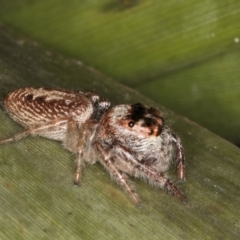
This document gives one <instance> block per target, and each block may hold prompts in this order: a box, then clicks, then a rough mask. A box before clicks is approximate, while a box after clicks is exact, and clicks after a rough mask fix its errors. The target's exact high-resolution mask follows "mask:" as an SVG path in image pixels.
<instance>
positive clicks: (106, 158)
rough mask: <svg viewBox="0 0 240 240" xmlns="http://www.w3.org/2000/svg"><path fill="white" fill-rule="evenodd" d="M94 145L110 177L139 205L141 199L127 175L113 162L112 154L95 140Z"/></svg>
mask: <svg viewBox="0 0 240 240" xmlns="http://www.w3.org/2000/svg"><path fill="white" fill-rule="evenodd" d="M94 147H95V148H96V150H97V152H98V154H99V155H100V159H99V161H100V162H101V163H102V164H103V166H104V167H105V168H106V169H107V170H108V172H109V173H110V175H111V177H112V178H113V179H114V180H115V181H116V182H117V183H118V184H119V185H120V186H121V187H122V188H123V190H124V191H125V192H126V193H127V195H128V196H129V197H130V198H131V200H132V201H133V202H134V203H135V204H136V206H137V207H140V206H141V201H140V199H139V197H138V195H137V193H136V192H135V191H134V189H133V187H132V185H131V183H130V182H129V181H128V177H127V175H126V174H125V173H123V172H122V171H121V170H119V169H118V168H117V167H116V165H115V164H114V157H113V156H114V155H112V154H111V150H109V151H107V153H106V151H105V149H104V148H103V147H102V146H101V144H99V143H97V142H95V144H94Z"/></svg>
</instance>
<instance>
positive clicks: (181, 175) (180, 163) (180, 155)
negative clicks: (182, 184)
mask: <svg viewBox="0 0 240 240" xmlns="http://www.w3.org/2000/svg"><path fill="white" fill-rule="evenodd" d="M172 141H173V143H174V144H175V147H176V152H177V158H176V165H177V174H178V179H180V180H185V175H186V171H185V156H184V151H183V147H182V143H181V140H180V138H179V137H177V136H176V135H175V134H173V133H172Z"/></svg>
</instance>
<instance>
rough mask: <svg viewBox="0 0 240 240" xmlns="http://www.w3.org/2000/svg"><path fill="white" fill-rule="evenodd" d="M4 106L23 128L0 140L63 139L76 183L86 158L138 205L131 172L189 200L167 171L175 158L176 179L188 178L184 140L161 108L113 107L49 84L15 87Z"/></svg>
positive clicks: (84, 93) (92, 95)
mask: <svg viewBox="0 0 240 240" xmlns="http://www.w3.org/2000/svg"><path fill="white" fill-rule="evenodd" d="M4 108H5V109H6V111H7V113H8V114H9V115H10V116H11V117H12V118H13V119H14V120H15V121H16V122H18V123H19V124H21V125H22V126H23V127H25V130H24V131H23V132H20V133H18V134H16V135H14V136H13V137H11V138H8V139H5V140H2V141H0V144H4V143H9V142H14V141H17V140H19V139H21V138H23V137H26V136H27V135H33V136H36V135H38V136H42V137H46V138H49V139H53V140H58V141H61V142H63V145H64V147H65V148H66V149H67V150H69V151H70V152H72V153H74V154H75V155H76V171H75V174H74V183H75V184H78V183H79V182H80V181H81V178H82V168H83V166H84V162H87V163H95V162H96V161H99V162H100V163H101V164H102V165H103V166H104V167H105V168H106V169H107V171H108V172H109V173H110V175H111V177H112V178H113V179H114V180H115V181H116V182H117V183H118V184H119V185H120V186H121V187H122V188H123V190H124V191H125V192H126V193H127V194H128V196H129V197H130V198H131V199H132V201H133V202H134V203H135V204H136V205H137V206H140V199H139V197H138V195H137V193H136V192H135V191H134V189H133V187H132V185H131V183H130V182H129V180H128V175H130V176H134V177H140V178H143V179H146V180H147V181H148V182H149V183H151V184H153V185H154V186H157V187H160V188H162V189H165V190H167V192H169V193H171V194H173V195H175V196H176V197H177V198H179V199H180V200H181V201H184V200H185V199H186V198H185V196H184V195H183V194H182V193H181V192H180V191H179V190H178V188H177V187H176V186H175V185H174V184H173V183H172V182H171V181H170V179H169V178H168V176H167V175H166V174H165V172H166V171H167V170H168V168H169V166H170V164H171V162H172V160H173V159H174V162H175V165H176V167H177V172H178V178H179V179H180V180H184V179H185V164H184V153H183V147H182V144H181V140H180V139H179V137H177V136H176V134H175V133H174V132H173V131H172V130H171V129H170V128H169V127H167V125H165V123H164V120H163V118H162V117H161V114H160V112H159V111H158V110H156V109H154V108H152V107H147V106H144V105H142V104H140V103H136V104H130V105H117V106H114V107H110V102H109V101H107V100H104V99H101V98H100V97H99V96H98V95H97V94H95V93H93V92H90V91H76V92H75V91H67V90H57V89H50V88H49V89H47V88H21V89H18V90H16V91H14V92H11V93H9V94H8V95H7V96H6V98H5V100H4Z"/></svg>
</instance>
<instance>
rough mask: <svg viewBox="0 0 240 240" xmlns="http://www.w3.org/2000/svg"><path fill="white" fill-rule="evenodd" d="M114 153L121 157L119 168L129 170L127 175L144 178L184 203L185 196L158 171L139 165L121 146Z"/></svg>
mask: <svg viewBox="0 0 240 240" xmlns="http://www.w3.org/2000/svg"><path fill="white" fill-rule="evenodd" d="M114 151H115V154H116V155H118V156H121V159H122V161H121V163H122V162H123V163H124V164H120V168H125V169H129V170H130V172H129V174H131V175H133V176H135V177H144V178H146V179H147V180H148V182H150V183H152V184H153V185H155V186H157V187H159V188H162V189H166V190H167V192H168V193H170V194H172V195H174V196H176V197H177V198H178V199H179V200H180V201H182V202H185V201H186V197H185V195H184V194H182V193H181V192H180V190H179V189H178V188H177V187H176V186H175V185H174V183H173V182H172V181H171V180H170V179H169V178H168V176H167V175H166V174H165V173H163V172H161V171H158V170H157V169H155V168H154V167H152V166H148V165H145V164H142V163H140V162H139V161H138V160H137V159H136V158H135V157H134V155H133V154H131V152H129V150H128V149H126V148H124V147H122V146H116V147H115V149H114ZM143 162H145V161H143ZM146 162H147V161H146Z"/></svg>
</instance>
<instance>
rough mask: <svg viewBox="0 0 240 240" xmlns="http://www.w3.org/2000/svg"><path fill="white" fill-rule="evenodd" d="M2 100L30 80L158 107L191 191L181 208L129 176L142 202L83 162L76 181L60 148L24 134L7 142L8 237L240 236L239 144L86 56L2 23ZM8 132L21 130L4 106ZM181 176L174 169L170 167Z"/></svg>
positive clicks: (3, 222)
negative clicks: (180, 149) (180, 148)
mask: <svg viewBox="0 0 240 240" xmlns="http://www.w3.org/2000/svg"><path fill="white" fill-rule="evenodd" d="M0 52H1V54H0V82H1V89H0V98H1V99H3V98H4V96H5V95H6V94H7V93H8V92H9V91H12V90H14V89H16V88H19V87H23V86H49V87H59V88H67V89H79V88H81V89H82V88H84V89H90V90H93V91H96V92H98V93H99V94H100V95H101V96H103V97H107V98H109V99H110V100H111V101H112V102H113V103H126V102H128V103H131V102H142V103H144V104H147V105H151V106H154V107H158V108H159V109H160V110H161V111H162V112H163V114H164V117H165V120H166V122H167V123H168V124H169V125H170V126H171V127H172V128H173V129H174V130H175V131H176V132H177V133H178V135H179V136H180V137H181V139H182V141H183V144H184V147H185V153H186V158H187V181H186V183H184V184H181V185H180V187H181V189H182V191H183V192H185V193H186V195H187V196H188V200H189V201H188V203H187V204H182V203H180V202H178V201H177V200H176V199H175V198H174V197H173V196H170V195H167V194H166V193H164V192H163V191H161V190H159V189H156V188H154V187H152V186H150V185H148V184H146V183H144V182H142V181H141V180H137V179H132V181H134V182H135V185H136V190H137V192H138V193H139V195H140V197H141V199H142V201H143V206H142V208H140V209H139V208H136V207H135V206H134V205H133V204H132V202H131V201H130V200H129V199H128V197H127V196H125V194H124V193H123V192H122V191H121V189H120V188H119V186H117V184H115V183H114V182H112V180H111V179H110V177H109V175H108V174H107V173H106V171H105V170H104V168H103V167H102V166H101V165H99V164H95V165H93V166H86V168H85V169H84V179H83V182H82V185H81V187H79V188H76V187H74V186H73V184H72V177H73V176H72V172H73V165H74V164H73V161H71V159H72V156H71V154H70V153H68V152H66V151H65V150H64V149H63V148H62V147H61V144H59V143H58V142H54V141H50V140H47V139H43V138H30V137H28V138H26V139H24V140H22V141H19V142H16V143H13V144H8V145H1V146H0V201H1V208H0V238H1V239H116V238H117V239H149V238H151V239H237V238H239V235H240V220H239V215H240V208H239V200H240V195H239V190H240V179H239V173H240V162H239V153H240V151H239V149H238V148H237V147H235V146H233V145H231V144H230V143H228V142H226V141H224V140H222V139H221V138H219V137H218V136H216V135H214V134H212V133H210V132H209V131H207V130H205V129H203V128H201V127H200V126H198V125H196V124H194V123H192V122H190V121H189V120H187V119H185V118H183V117H180V116H178V115H176V114H174V113H173V112H171V111H169V110H168V109H165V108H164V107H162V106H160V105H158V104H157V103H155V102H153V101H151V100H149V99H147V98H146V97H144V96H142V95H140V94H138V93H137V92H135V91H133V90H131V89H129V88H126V87H124V86H122V85H120V84H118V83H116V82H115V81H113V80H111V79H109V78H108V77H106V76H104V75H102V74H101V73H99V72H97V71H95V70H94V69H93V68H90V67H88V66H86V65H84V64H82V63H81V62H80V61H78V60H75V59H71V58H67V57H64V56H62V55H60V54H58V53H55V52H53V51H52V50H49V49H46V48H44V47H42V46H41V45H39V44H38V43H37V42H35V41H32V40H30V39H28V38H26V37H25V36H22V35H18V34H17V33H16V32H15V31H13V30H11V29H8V28H7V27H5V26H4V25H1V26H0ZM0 119H1V123H2V124H1V126H0V133H1V138H4V137H7V136H11V135H13V134H14V133H16V132H18V131H20V130H21V127H20V126H18V125H17V124H16V123H15V122H13V121H12V120H11V119H10V118H9V116H7V115H6V113H5V112H4V110H3V109H2V110H1V112H0ZM170 174H171V176H172V178H173V179H175V174H173V173H170Z"/></svg>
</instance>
